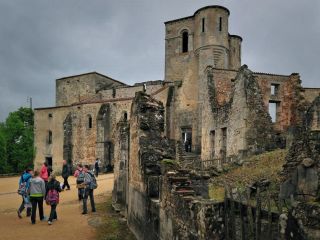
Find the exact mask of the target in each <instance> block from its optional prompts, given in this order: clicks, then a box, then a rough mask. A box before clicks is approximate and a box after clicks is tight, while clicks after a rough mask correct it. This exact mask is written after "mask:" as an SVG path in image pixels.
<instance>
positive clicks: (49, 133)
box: [48, 131, 52, 144]
mask: <svg viewBox="0 0 320 240" xmlns="http://www.w3.org/2000/svg"><path fill="white" fill-rule="evenodd" d="M51 143H52V132H51V131H49V132H48V144H51Z"/></svg>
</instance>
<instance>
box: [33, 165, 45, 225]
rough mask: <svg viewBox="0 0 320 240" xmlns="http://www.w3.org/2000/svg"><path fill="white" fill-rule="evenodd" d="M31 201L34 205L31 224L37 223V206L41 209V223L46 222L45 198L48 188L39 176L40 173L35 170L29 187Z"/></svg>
mask: <svg viewBox="0 0 320 240" xmlns="http://www.w3.org/2000/svg"><path fill="white" fill-rule="evenodd" d="M29 194H30V201H31V205H32V211H31V223H32V224H35V223H36V212H37V206H38V207H39V217H40V221H45V220H46V218H45V216H44V214H43V197H44V196H45V194H46V187H45V183H44V181H43V179H42V178H41V177H40V176H39V171H38V170H35V171H34V173H33V176H32V178H31V180H30V187H29Z"/></svg>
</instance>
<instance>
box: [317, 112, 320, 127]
mask: <svg viewBox="0 0 320 240" xmlns="http://www.w3.org/2000/svg"><path fill="white" fill-rule="evenodd" d="M317 127H318V128H320V110H319V111H317Z"/></svg>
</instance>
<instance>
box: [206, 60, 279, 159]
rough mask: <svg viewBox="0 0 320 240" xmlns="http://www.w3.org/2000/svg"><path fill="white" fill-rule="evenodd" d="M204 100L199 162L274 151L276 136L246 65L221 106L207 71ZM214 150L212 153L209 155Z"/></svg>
mask: <svg viewBox="0 0 320 240" xmlns="http://www.w3.org/2000/svg"><path fill="white" fill-rule="evenodd" d="M206 71H207V79H208V80H207V84H208V91H207V97H205V99H207V100H208V101H207V102H206V103H205V104H204V105H205V108H204V109H205V111H204V112H206V115H205V119H206V120H205V121H204V126H203V127H202V138H203V139H202V145H203V146H202V159H208V158H211V159H212V158H217V159H222V160H227V159H231V160H232V159H234V158H239V157H240V158H241V157H242V156H243V155H244V154H254V153H257V152H262V151H266V150H270V149H273V148H275V138H274V136H275V132H274V129H273V125H272V122H271V117H270V115H269V114H268V111H267V110H266V108H265V105H264V102H263V97H262V92H261V90H260V87H259V84H258V82H257V81H256V79H255V77H254V75H253V73H252V72H251V71H250V70H249V69H248V68H247V66H246V65H244V66H243V67H241V68H240V69H239V72H238V74H237V75H236V77H235V79H234V80H233V83H232V86H231V94H230V99H229V101H228V102H224V103H223V104H221V99H219V97H218V96H219V95H220V94H221V93H219V91H218V87H217V83H218V81H216V80H215V78H216V77H215V75H214V71H213V69H211V68H208V69H207V70H206ZM212 144H213V145H212ZM212 149H214V153H212V152H210V150H211V151H212Z"/></svg>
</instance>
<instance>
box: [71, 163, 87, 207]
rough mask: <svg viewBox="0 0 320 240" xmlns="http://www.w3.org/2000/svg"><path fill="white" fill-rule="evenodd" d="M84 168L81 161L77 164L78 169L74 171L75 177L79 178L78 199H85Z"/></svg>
mask: <svg viewBox="0 0 320 240" xmlns="http://www.w3.org/2000/svg"><path fill="white" fill-rule="evenodd" d="M84 174H85V173H84V170H83V167H82V164H81V163H79V164H78V165H77V170H76V171H75V172H74V175H73V176H74V177H76V178H77V181H76V182H77V188H78V199H79V201H81V200H82V199H83V194H84V184H83V183H84Z"/></svg>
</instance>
